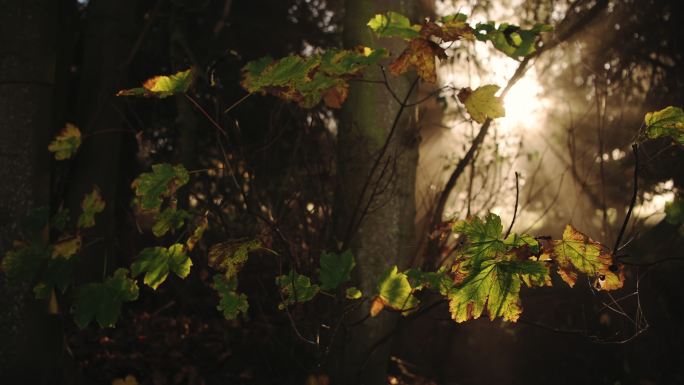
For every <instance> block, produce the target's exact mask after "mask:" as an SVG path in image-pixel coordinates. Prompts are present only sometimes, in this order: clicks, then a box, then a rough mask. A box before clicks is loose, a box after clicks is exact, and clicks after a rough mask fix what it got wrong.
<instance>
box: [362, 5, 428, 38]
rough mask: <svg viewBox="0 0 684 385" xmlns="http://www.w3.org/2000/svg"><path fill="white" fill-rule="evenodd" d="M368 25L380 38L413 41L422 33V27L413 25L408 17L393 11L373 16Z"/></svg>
mask: <svg viewBox="0 0 684 385" xmlns="http://www.w3.org/2000/svg"><path fill="white" fill-rule="evenodd" d="M367 25H368V27H370V29H371V30H373V32H375V34H376V35H378V36H379V37H400V38H402V39H405V40H411V39H413V38H416V37H418V36H419V32H420V25H417V24H411V21H410V20H409V19H408V18H407V17H406V16H404V15H402V14H400V13H396V12H392V11H390V12H387V13H384V14H382V13H381V14H377V15H375V16H373V18H372V19H370V20H369V21H368V24H367Z"/></svg>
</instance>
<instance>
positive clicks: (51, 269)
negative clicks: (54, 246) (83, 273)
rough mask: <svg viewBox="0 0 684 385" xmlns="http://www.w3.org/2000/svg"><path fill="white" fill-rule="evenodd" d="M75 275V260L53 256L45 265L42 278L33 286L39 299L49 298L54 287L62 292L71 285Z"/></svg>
mask: <svg viewBox="0 0 684 385" xmlns="http://www.w3.org/2000/svg"><path fill="white" fill-rule="evenodd" d="M73 277H74V260H73V259H65V258H51V259H49V260H48V261H47V264H46V265H45V270H44V271H43V273H42V274H41V279H40V282H38V284H36V286H34V288H33V293H34V295H35V297H36V298H37V299H48V298H50V295H51V294H52V290H53V289H54V288H56V289H59V290H60V291H61V292H62V293H64V292H66V290H67V289H68V288H69V286H70V285H71V282H72V280H73Z"/></svg>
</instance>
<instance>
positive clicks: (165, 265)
mask: <svg viewBox="0 0 684 385" xmlns="http://www.w3.org/2000/svg"><path fill="white" fill-rule="evenodd" d="M191 266H192V260H191V259H190V257H188V256H187V254H185V250H184V249H183V245H181V244H180V243H176V244H173V245H171V246H170V247H169V248H168V249H167V248H164V247H148V248H146V249H143V250H142V251H141V252H140V254H139V255H138V258H136V260H135V261H134V262H133V264H131V274H132V275H133V276H134V277H137V276H138V275H140V274H142V273H145V279H144V282H145V284H146V285H148V286H149V287H151V288H152V289H155V290H156V289H157V287H159V285H161V284H162V283H164V281H165V280H166V277H167V276H168V275H169V272H170V271H171V272H173V273H174V274H176V275H177V276H179V277H180V278H185V277H187V276H188V274H190V267H191Z"/></svg>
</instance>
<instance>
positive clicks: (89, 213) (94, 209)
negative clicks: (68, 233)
mask: <svg viewBox="0 0 684 385" xmlns="http://www.w3.org/2000/svg"><path fill="white" fill-rule="evenodd" d="M104 208H105V201H104V200H103V199H102V195H100V189H99V188H98V187H97V186H95V187H93V191H91V192H90V193H89V194H87V195H86V196H85V197H83V201H81V210H83V212H82V213H81V215H80V216H79V217H78V223H77V226H78V227H80V228H82V229H86V228H89V227H93V226H95V214H97V213H101V212H102V211H103V210H104Z"/></svg>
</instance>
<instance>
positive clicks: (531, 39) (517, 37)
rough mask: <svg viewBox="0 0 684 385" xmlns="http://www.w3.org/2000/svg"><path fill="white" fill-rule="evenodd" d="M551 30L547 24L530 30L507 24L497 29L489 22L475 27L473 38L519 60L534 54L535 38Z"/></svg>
mask: <svg viewBox="0 0 684 385" xmlns="http://www.w3.org/2000/svg"><path fill="white" fill-rule="evenodd" d="M551 30H552V28H551V26H550V25H547V24H535V25H534V26H533V27H532V28H531V29H523V28H521V27H519V26H517V25H513V24H507V23H501V24H499V26H498V27H497V26H496V25H495V24H494V22H491V21H490V22H488V23H478V24H477V25H476V26H475V37H476V38H477V39H478V40H480V41H491V42H492V44H493V45H494V48H496V49H497V50H499V51H501V52H503V53H505V54H506V55H508V56H510V57H512V58H514V59H520V58H521V57H525V56H528V55H530V54H532V53H534V51H536V48H535V43H536V41H537V37H538V36H539V35H540V34H541V33H542V32H548V31H551Z"/></svg>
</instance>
